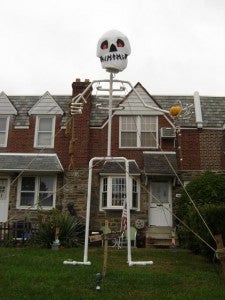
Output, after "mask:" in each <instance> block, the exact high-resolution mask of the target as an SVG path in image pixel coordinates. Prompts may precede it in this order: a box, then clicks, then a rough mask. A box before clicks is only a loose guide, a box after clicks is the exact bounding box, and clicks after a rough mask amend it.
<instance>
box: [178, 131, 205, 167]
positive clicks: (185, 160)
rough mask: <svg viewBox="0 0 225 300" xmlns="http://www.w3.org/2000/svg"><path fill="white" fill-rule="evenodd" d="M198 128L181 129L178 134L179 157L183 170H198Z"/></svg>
mask: <svg viewBox="0 0 225 300" xmlns="http://www.w3.org/2000/svg"><path fill="white" fill-rule="evenodd" d="M199 132H200V131H199V130H197V129H184V130H183V129H182V130H181V136H180V145H179V146H180V156H181V157H180V158H181V159H182V164H181V167H182V169H183V170H200V142H199Z"/></svg>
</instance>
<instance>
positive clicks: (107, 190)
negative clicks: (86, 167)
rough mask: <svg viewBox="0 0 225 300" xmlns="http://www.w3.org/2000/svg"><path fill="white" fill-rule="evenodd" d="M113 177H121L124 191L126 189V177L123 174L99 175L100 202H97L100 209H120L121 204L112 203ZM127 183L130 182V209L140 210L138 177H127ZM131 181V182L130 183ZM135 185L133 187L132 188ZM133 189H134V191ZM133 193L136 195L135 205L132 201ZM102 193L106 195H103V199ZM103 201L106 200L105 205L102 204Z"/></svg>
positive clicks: (121, 207)
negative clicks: (123, 181) (123, 182)
mask: <svg viewBox="0 0 225 300" xmlns="http://www.w3.org/2000/svg"><path fill="white" fill-rule="evenodd" d="M113 179H119V180H120V179H123V180H125V191H126V177H125V176H123V175H105V176H101V178H100V197H99V198H100V203H99V209H100V211H104V210H122V209H123V205H112V202H113V196H112V195H113V188H112V184H113ZM129 181H130V182H129V184H132V199H131V201H130V209H131V210H136V211H140V178H139V177H137V176H135V177H132V178H131V177H130V178H129ZM131 182H132V183H131ZM134 182H136V184H134ZM134 186H135V189H134ZM134 190H135V191H134ZM134 193H135V195H137V196H136V201H137V206H136V207H134V206H133V201H134ZM103 194H104V195H106V197H105V196H104V199H103ZM103 201H106V206H105V205H103Z"/></svg>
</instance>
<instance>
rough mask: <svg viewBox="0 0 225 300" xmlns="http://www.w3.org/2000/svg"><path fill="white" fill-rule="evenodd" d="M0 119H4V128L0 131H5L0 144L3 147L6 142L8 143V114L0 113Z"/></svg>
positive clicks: (5, 145)
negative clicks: (2, 141)
mask: <svg viewBox="0 0 225 300" xmlns="http://www.w3.org/2000/svg"><path fill="white" fill-rule="evenodd" d="M0 119H6V124H5V130H2V131H0V133H5V137H4V143H3V144H0V148H5V147H7V144H8V135H9V120H10V116H6V115H0Z"/></svg>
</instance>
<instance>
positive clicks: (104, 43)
mask: <svg viewBox="0 0 225 300" xmlns="http://www.w3.org/2000/svg"><path fill="white" fill-rule="evenodd" d="M130 53H131V47H130V43H129V40H128V38H127V37H126V36H125V35H124V34H123V33H121V32H119V31H117V30H111V31H107V32H106V33H105V34H103V35H102V37H101V38H100V39H99V41H98V44H97V57H99V59H100V61H101V64H102V67H103V69H105V70H106V71H108V72H109V73H110V79H104V80H94V81H92V82H91V83H90V84H89V85H88V87H87V88H86V89H85V90H84V91H83V92H82V93H81V94H79V95H77V96H75V97H74V98H73V99H72V102H71V115H76V114H81V113H82V109H83V106H84V105H85V103H86V99H85V97H86V95H87V94H88V92H89V91H90V89H91V88H93V86H94V85H95V84H98V85H99V84H102V83H103V84H108V88H107V89H106V88H102V87H101V86H99V87H98V90H102V91H104V92H108V101H109V104H108V107H107V108H106V107H104V108H103V107H101V105H99V106H98V107H99V109H107V110H108V145H107V156H104V157H93V158H92V159H91V160H90V161H89V175H88V193H87V208H86V229H85V246H84V259H83V262H77V261H64V264H72V265H80V264H83V265H90V264H91V262H90V261H88V242H89V225H90V204H91V186H92V171H93V164H94V162H95V161H111V162H112V161H114V162H123V163H124V164H125V177H126V199H127V201H126V204H127V240H128V242H127V253H128V254H127V262H128V265H129V266H133V265H151V264H153V262H152V261H137V262H134V261H132V258H131V241H130V199H132V191H131V187H130V184H129V182H130V179H131V178H130V175H129V161H128V159H126V158H125V157H112V156H111V119H112V113H113V111H115V110H118V109H121V107H113V106H112V102H113V93H114V92H115V91H116V92H117V93H118V92H120V91H123V90H124V85H127V86H129V88H131V89H132V91H133V92H134V93H135V95H136V96H137V98H138V99H139V100H140V101H141V102H142V103H143V105H144V107H146V108H147V109H153V110H157V111H160V112H162V113H164V116H165V118H166V119H167V121H168V122H169V123H170V125H171V126H172V127H173V128H175V125H174V123H173V122H172V121H171V118H168V117H167V114H169V115H170V116H172V115H171V114H170V112H169V111H168V110H163V109H161V108H159V107H155V106H154V107H153V106H150V105H147V104H146V103H145V102H144V100H143V99H142V97H141V96H140V95H139V93H138V92H137V91H136V90H135V89H134V87H133V86H132V85H131V83H130V82H128V81H122V80H116V79H114V78H113V73H118V72H120V71H123V70H124V69H125V68H126V67H127V57H128V55H129V54H130ZM118 84H121V86H120V88H119V89H118V88H115V85H118ZM182 109H183V108H181V110H182ZM179 113H181V111H179ZM172 117H173V116H172ZM175 129H176V128H175Z"/></svg>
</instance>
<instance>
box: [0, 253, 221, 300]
mask: <svg viewBox="0 0 225 300" xmlns="http://www.w3.org/2000/svg"><path fill="white" fill-rule="evenodd" d="M68 259H72V260H77V261H82V260H83V249H82V248H73V249H60V250H59V251H53V250H51V249H37V248H3V247H0V299H2V300H8V299H10V300H11V299H14V300H19V299H32V300H36V299H42V300H43V299H49V300H52V299H53V300H54V299H57V300H58V299H61V300H64V299H104V300H107V299H115V300H116V299H137V300H139V299H153V300H154V299H160V300H161V299H182V300H183V299H191V300H195V299H198V300H200V299H204V300H205V299H213V300H214V299H216V300H217V299H225V277H224V276H223V275H222V273H221V267H220V264H212V263H209V262H207V261H206V260H205V258H203V257H201V256H197V255H193V254H192V253H190V252H189V251H186V250H177V251H176V252H172V251H171V250H169V249H154V250H153V249H134V250H132V259H133V260H134V261H136V260H138V261H142V260H153V262H154V264H153V265H152V266H133V267H129V266H128V265H127V263H126V260H127V252H126V250H125V249H122V250H115V249H109V253H108V264H107V274H106V277H105V278H104V280H102V282H101V291H99V292H97V291H96V274H97V273H101V272H102V263H103V248H102V247H98V248H90V249H89V259H90V261H91V266H72V265H63V261H64V260H68Z"/></svg>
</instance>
